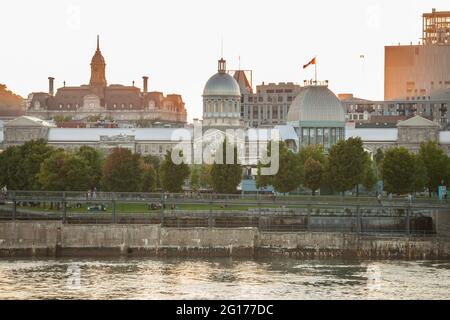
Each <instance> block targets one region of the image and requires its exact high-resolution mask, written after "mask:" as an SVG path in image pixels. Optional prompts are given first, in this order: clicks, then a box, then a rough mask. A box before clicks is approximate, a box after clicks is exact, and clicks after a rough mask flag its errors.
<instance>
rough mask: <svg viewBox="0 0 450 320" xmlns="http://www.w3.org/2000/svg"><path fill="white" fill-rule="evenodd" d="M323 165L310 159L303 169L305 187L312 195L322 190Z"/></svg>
mask: <svg viewBox="0 0 450 320" xmlns="http://www.w3.org/2000/svg"><path fill="white" fill-rule="evenodd" d="M323 171H324V170H323V165H322V163H321V162H320V161H318V160H315V159H313V158H312V157H310V158H308V159H307V160H306V161H305V165H304V168H303V185H304V186H305V187H307V188H308V189H311V191H312V195H315V194H316V190H317V189H319V188H320V184H321V183H322V179H323Z"/></svg>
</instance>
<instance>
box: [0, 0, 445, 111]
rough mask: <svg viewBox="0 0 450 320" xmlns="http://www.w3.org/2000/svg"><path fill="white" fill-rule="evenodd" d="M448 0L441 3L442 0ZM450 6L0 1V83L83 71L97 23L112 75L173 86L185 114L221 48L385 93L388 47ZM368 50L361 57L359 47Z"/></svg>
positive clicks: (335, 84) (277, 71)
mask: <svg viewBox="0 0 450 320" xmlns="http://www.w3.org/2000/svg"><path fill="white" fill-rule="evenodd" d="M446 5H447V6H446ZM432 8H436V9H437V10H450V5H449V2H448V1H446V0H427V1H424V0H395V1H394V0H386V1H369V0H341V1H336V0H334V1H333V0H314V1H312V0H310V1H298V0H297V1H293V0H292V1H289V0H271V1H268V0H262V1H261V0H258V1H251V0H247V1H244V0H222V1H217V0H204V1H202V0H191V1H188V0H164V1H162V0H161V1H156V0H154V1H143V0H126V1H125V0H123V1H111V0H109V1H106V0H105V1H99V0H97V1H84V0H71V1H65V0H63V1H62V0H59V1H52V0H39V1H31V0H30V1H25V0H2V3H1V7H0V30H1V38H0V39H1V46H0V83H5V84H6V85H7V86H8V87H9V88H10V89H11V90H13V91H14V92H16V93H18V94H20V95H22V96H24V97H25V96H27V95H28V93H30V92H32V91H47V90H48V85H47V77H48V76H53V77H55V78H56V80H55V81H56V86H57V87H60V86H62V83H63V81H64V80H65V81H66V83H67V85H81V84H85V83H88V82H89V76H90V67H89V63H90V60H91V57H92V55H93V54H94V51H95V46H96V35H97V34H100V43H101V50H102V53H103V56H104V57H105V60H106V64H107V66H106V78H107V81H108V83H109V84H112V83H121V84H131V83H132V81H133V80H135V81H136V85H138V86H142V76H143V75H148V76H149V77H150V80H149V90H156V91H162V92H164V93H179V94H181V95H182V96H183V99H184V101H185V103H186V108H187V111H188V119H189V120H191V119H192V118H195V117H201V114H202V112H201V110H202V108H201V106H202V104H201V94H202V90H203V86H204V84H205V82H206V81H207V80H208V78H209V77H210V76H211V75H213V74H214V73H215V72H216V70H217V59H218V58H220V53H221V39H222V38H223V44H224V45H223V53H224V58H225V59H226V60H227V67H228V69H237V68H238V57H239V56H240V57H241V68H242V69H251V70H253V86H254V87H255V86H256V85H257V84H260V83H261V82H262V81H264V82H266V83H268V82H288V81H291V82H296V83H302V82H303V80H304V79H311V78H312V77H313V76H314V68H313V67H310V68H308V69H307V70H305V71H304V70H302V68H301V66H302V65H303V64H305V63H307V62H308V61H309V60H310V59H311V58H312V57H314V56H317V67H318V78H319V80H329V81H330V88H331V89H332V90H333V91H334V92H335V93H336V94H338V93H344V92H345V93H354V94H355V95H356V96H358V97H362V98H369V99H382V98H383V68H384V66H383V63H384V48H383V47H384V46H385V45H391V44H398V43H399V42H400V43H402V44H409V43H410V42H411V41H412V42H413V43H417V42H418V41H419V38H420V36H421V27H422V20H421V14H422V13H424V12H431V9H432ZM361 55H364V58H363V59H361V58H360V56H361Z"/></svg>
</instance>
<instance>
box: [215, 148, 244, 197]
mask: <svg viewBox="0 0 450 320" xmlns="http://www.w3.org/2000/svg"><path fill="white" fill-rule="evenodd" d="M227 143H228V142H227V141H226V140H225V141H224V142H223V143H222V146H221V147H222V152H223V153H222V155H223V162H224V163H216V162H215V161H214V163H213V164H212V166H211V181H212V187H213V189H214V191H216V192H218V193H235V192H236V188H237V186H238V185H239V183H240V182H241V180H242V166H241V165H240V164H239V163H238V159H237V156H238V154H237V147H236V146H233V163H230V164H228V163H226V159H227V149H229V148H227Z"/></svg>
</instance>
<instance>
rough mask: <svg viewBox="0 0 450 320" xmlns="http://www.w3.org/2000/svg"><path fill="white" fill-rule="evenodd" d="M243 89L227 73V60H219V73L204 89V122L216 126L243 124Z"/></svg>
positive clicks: (209, 80)
mask: <svg viewBox="0 0 450 320" xmlns="http://www.w3.org/2000/svg"><path fill="white" fill-rule="evenodd" d="M240 112H241V90H240V89H239V84H238V82H237V81H236V79H234V77H232V76H231V75H229V74H228V73H227V70H226V61H225V60H224V59H223V58H221V59H220V60H219V61H218V68H217V73H216V74H214V75H213V76H212V77H211V78H209V79H208V81H207V82H206V84H205V87H204V89H203V120H204V121H203V123H204V125H207V126H208V125H214V126H241V125H242V123H241V120H240Z"/></svg>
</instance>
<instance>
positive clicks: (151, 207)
mask: <svg viewBox="0 0 450 320" xmlns="http://www.w3.org/2000/svg"><path fill="white" fill-rule="evenodd" d="M147 207H148V210H161V209H162V207H163V205H162V204H161V203H160V202H157V203H154V202H152V203H149V204H148V206H147Z"/></svg>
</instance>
